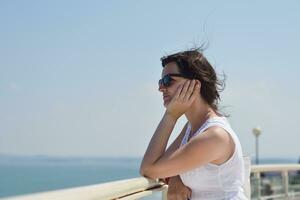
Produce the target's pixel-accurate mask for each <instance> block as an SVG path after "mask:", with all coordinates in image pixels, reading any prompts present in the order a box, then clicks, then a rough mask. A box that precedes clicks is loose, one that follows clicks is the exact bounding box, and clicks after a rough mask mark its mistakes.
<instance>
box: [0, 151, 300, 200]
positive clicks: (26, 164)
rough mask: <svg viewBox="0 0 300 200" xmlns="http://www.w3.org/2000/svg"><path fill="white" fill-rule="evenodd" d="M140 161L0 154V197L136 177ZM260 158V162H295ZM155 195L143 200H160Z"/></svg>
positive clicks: (292, 160)
mask: <svg viewBox="0 0 300 200" xmlns="http://www.w3.org/2000/svg"><path fill="white" fill-rule="evenodd" d="M141 161H142V158H130V157H128V158H123V157H122V158H116V157H114V158H109V157H99V158H98V157H51V156H43V155H40V156H12V155H2V154H0V198H3V197H11V196H16V195H24V194H29V193H36V192H43V191H50V190H57V189H64V188H71V187H78V186H85V185H92V184H99V183H105V182H111V181H117V180H122V179H129V178H136V177H140V174H139V166H140V163H141ZM297 162H298V160H297V158H295V159H280V158H271V159H262V160H261V163H262V164H263V163H297ZM160 195H161V194H160V193H157V194H155V195H154V196H153V197H147V198H143V199H147V200H150V199H161V196H160Z"/></svg>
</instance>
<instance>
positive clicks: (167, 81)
mask: <svg viewBox="0 0 300 200" xmlns="http://www.w3.org/2000/svg"><path fill="white" fill-rule="evenodd" d="M172 76H175V77H183V78H188V79H192V78H191V77H188V76H185V75H183V74H166V75H164V77H162V78H161V79H159V81H158V86H161V85H162V86H164V87H169V86H170V85H171V82H172V81H174V79H173V78H172Z"/></svg>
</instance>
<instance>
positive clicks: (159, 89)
mask: <svg viewBox="0 0 300 200" xmlns="http://www.w3.org/2000/svg"><path fill="white" fill-rule="evenodd" d="M166 89H167V88H166V87H165V86H163V85H162V84H159V85H158V91H160V92H164V91H166Z"/></svg>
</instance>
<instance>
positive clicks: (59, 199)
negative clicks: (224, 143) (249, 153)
mask: <svg viewBox="0 0 300 200" xmlns="http://www.w3.org/2000/svg"><path fill="white" fill-rule="evenodd" d="M290 171H300V165H290V164H288V165H252V166H251V173H252V176H253V177H255V181H256V182H257V184H255V185H254V186H253V187H257V188H256V191H257V194H256V197H252V198H253V199H271V198H273V199H275V198H287V199H289V198H291V199H292V197H295V196H297V195H299V196H300V192H291V191H290V189H289V188H290V187H291V185H289V176H288V173H289V172H290ZM264 172H280V173H281V175H282V177H283V179H282V180H283V181H282V185H283V188H284V192H283V193H282V194H274V195H271V196H270V195H269V196H262V195H261V189H262V188H261V180H262V178H261V173H264ZM252 180H253V179H252ZM293 187H294V188H296V187H298V186H296V187H295V185H294V186H293ZM254 189H255V188H251V190H252V191H253V190H254ZM296 189H297V188H296ZM167 190H168V186H167V185H166V184H164V183H163V182H159V181H158V179H157V180H151V179H147V178H144V177H138V178H132V179H125V180H120V181H113V182H109V183H103V184H96V185H89V186H83V187H77V188H70V189H62V190H55V191H49V192H40V193H36V194H29V195H22V196H16V197H10V198H4V199H1V200H48V199H49V200H96V199H97V200H102V199H103V200H107V199H120V200H133V199H140V198H143V197H146V196H150V195H153V194H154V193H156V192H162V197H161V198H162V199H163V200H166V199H167Z"/></svg>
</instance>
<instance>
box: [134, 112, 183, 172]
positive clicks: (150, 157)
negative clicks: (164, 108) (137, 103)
mask: <svg viewBox="0 0 300 200" xmlns="http://www.w3.org/2000/svg"><path fill="white" fill-rule="evenodd" d="M176 122H177V119H175V118H174V117H172V116H171V115H169V114H168V113H167V112H166V113H165V114H164V116H163V118H162V120H161V121H160V123H159V125H158V127H157V128H156V131H155V132H154V135H153V136H152V138H151V140H150V143H149V145H148V148H147V150H146V153H145V155H144V158H143V161H142V163H141V168H140V170H143V169H145V168H147V167H149V166H151V165H154V164H155V162H156V161H157V160H158V159H159V158H160V157H161V156H162V155H163V154H164V153H165V150H166V147H167V144H168V140H169V137H170V135H171V133H172V131H173V128H174V126H175V124H176Z"/></svg>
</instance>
